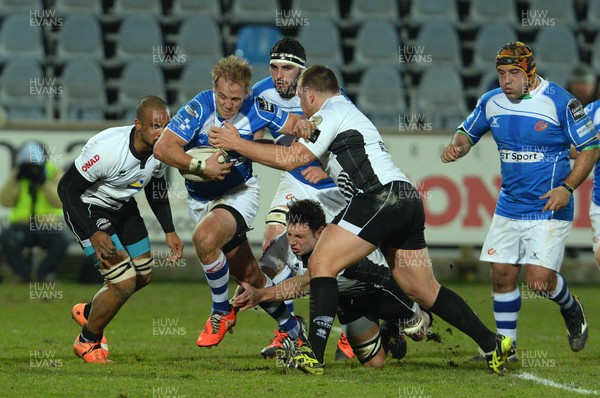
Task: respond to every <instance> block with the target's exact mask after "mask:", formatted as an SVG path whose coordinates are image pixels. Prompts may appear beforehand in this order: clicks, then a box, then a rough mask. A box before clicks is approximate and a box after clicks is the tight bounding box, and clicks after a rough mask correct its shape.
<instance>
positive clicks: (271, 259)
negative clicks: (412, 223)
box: [232, 199, 430, 368]
mask: <svg viewBox="0 0 600 398" xmlns="http://www.w3.org/2000/svg"><path fill="white" fill-rule="evenodd" d="M325 226H326V223H325V214H324V212H323V209H322V208H321V206H320V205H319V202H317V201H314V200H308V199H304V200H299V201H292V202H291V203H290V204H289V205H288V214H287V227H286V231H285V232H284V233H282V234H281V235H279V236H277V237H276V238H275V239H274V240H273V241H272V242H271V244H270V245H269V246H268V247H267V249H266V250H265V252H264V254H263V256H262V258H261V259H260V261H259V264H260V265H261V267H266V268H269V269H271V270H273V271H274V272H275V273H279V272H281V271H282V270H284V269H285V268H286V267H289V268H290V269H291V270H292V273H293V275H294V276H293V277H291V278H288V279H286V280H284V281H282V282H281V283H279V284H276V285H274V286H271V287H268V288H263V289H255V288H253V287H252V286H250V285H249V284H247V283H245V282H240V283H241V286H242V287H243V288H244V291H243V292H242V293H240V294H239V295H238V296H236V297H235V298H234V299H233V301H232V304H233V305H234V307H239V308H240V309H241V310H246V309H248V308H252V307H254V306H255V305H258V304H260V303H264V302H271V303H276V302H278V301H282V300H286V299H292V298H296V297H298V296H300V295H302V294H304V293H307V292H309V290H310V286H309V282H310V278H309V277H308V273H306V270H307V265H308V260H309V258H310V255H311V254H312V251H313V249H314V248H315V246H316V245H317V242H318V241H319V238H320V236H321V233H322V232H323V230H324V229H325ZM337 282H338V286H339V294H340V299H339V305H340V307H339V310H338V315H339V317H340V322H341V323H342V324H343V325H345V326H346V331H347V337H348V341H349V342H350V345H351V346H352V349H353V351H354V353H355V354H356V356H357V358H358V359H359V361H360V362H361V363H362V364H363V365H364V366H368V367H376V368H380V367H383V366H384V365H385V357H386V352H387V351H388V349H389V348H391V349H392V353H393V355H394V356H395V357H397V356H398V355H399V353H400V352H403V349H404V350H405V347H402V345H403V342H404V337H403V335H402V333H401V332H403V333H406V334H407V335H408V336H410V337H411V338H412V339H413V340H417V341H418V340H422V339H423V338H424V337H425V334H426V333H427V329H428V327H429V325H430V317H429V315H428V314H427V313H426V312H421V310H420V309H419V306H418V305H416V304H415V303H414V302H412V301H410V300H409V299H408V297H406V295H405V294H404V292H402V291H401V290H400V288H399V287H398V285H397V284H396V282H395V281H394V279H393V278H392V275H391V272H390V270H389V268H388V266H387V263H386V260H385V258H384V256H383V253H382V252H381V251H379V250H376V251H374V252H373V253H371V254H369V256H368V257H367V258H365V259H363V260H361V261H360V262H359V263H358V264H356V265H355V266H352V267H350V268H347V269H346V270H345V271H344V272H343V273H341V274H340V275H338V277H337ZM379 319H384V320H386V322H387V323H388V326H387V329H389V331H390V332H391V333H390V334H388V335H387V336H386V339H385V340H384V341H383V342H382V338H381V336H380V330H379V321H378V320H379ZM282 340H283V341H281V345H280V347H279V350H278V357H279V358H281V359H284V360H286V358H289V357H290V356H291V355H293V353H294V350H295V348H297V347H296V346H297V345H301V344H302V343H303V342H302V341H293V340H294V339H290V338H289V337H285V336H283V338H282ZM390 340H391V341H390ZM382 343H383V344H382ZM402 356H403V355H402Z"/></svg>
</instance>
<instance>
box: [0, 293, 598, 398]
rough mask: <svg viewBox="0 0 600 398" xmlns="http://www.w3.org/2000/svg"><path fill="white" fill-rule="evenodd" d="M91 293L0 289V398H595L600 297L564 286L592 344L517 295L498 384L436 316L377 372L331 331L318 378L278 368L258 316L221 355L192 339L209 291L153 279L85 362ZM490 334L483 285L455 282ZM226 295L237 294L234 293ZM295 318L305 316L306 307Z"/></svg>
mask: <svg viewBox="0 0 600 398" xmlns="http://www.w3.org/2000/svg"><path fill="white" fill-rule="evenodd" d="M98 287H99V286H90V285H77V284H71V283H57V284H55V285H52V284H43V283H39V284H32V285H6V284H4V285H0V300H1V301H2V318H1V319H2V326H3V327H2V329H1V331H0V344H1V347H2V351H1V354H0V355H1V360H0V386H1V387H0V396H2V397H153V398H158V397H179V398H182V397H186V398H191V397H209V396H219V397H237V398H240V397H246V396H257V397H313V396H317V397H345V398H346V397H395V398H412V397H421V398H424V397H481V396H494V397H519V398H523V397H541V396H543V397H545V398H550V397H561V398H563V397H573V396H595V395H600V345H599V344H598V338H597V337H596V336H597V335H598V332H597V330H598V329H597V328H596V327H595V325H596V324H598V317H599V316H600V290H599V289H598V287H597V286H572V287H571V288H572V291H573V292H575V293H576V294H578V295H580V296H581V297H582V298H583V301H584V305H585V309H586V312H587V315H588V322H589V326H590V338H589V340H588V343H587V346H586V347H585V349H584V350H583V351H581V352H579V353H573V352H571V351H570V349H569V347H568V344H567V339H566V336H565V327H564V325H563V321H562V318H561V316H560V314H559V312H558V307H557V306H556V305H555V304H554V303H552V302H550V301H548V300H544V299H541V298H538V297H535V295H533V294H532V293H531V292H529V291H525V292H522V297H523V306H522V310H521V314H520V318H519V347H518V348H519V350H518V351H519V356H520V359H521V362H520V363H518V364H511V366H509V369H508V370H507V372H506V374H505V375H504V376H501V377H499V376H496V375H492V374H489V373H488V372H487V370H486V368H485V364H484V363H482V362H472V361H470V360H469V359H470V358H471V357H472V356H473V355H474V354H476V353H477V350H476V347H475V344H474V343H473V342H472V341H471V340H470V339H468V338H467V337H466V336H464V335H462V333H460V332H458V331H457V330H456V329H454V328H453V327H451V326H449V325H448V324H446V323H445V322H443V321H441V320H440V319H436V320H435V323H434V327H433V331H434V332H437V333H438V334H439V335H440V336H441V337H442V342H441V343H438V342H433V341H426V342H420V343H415V342H412V341H409V345H408V354H407V356H406V357H405V358H404V359H403V360H401V361H396V360H393V359H391V358H388V359H389V362H388V365H387V366H386V368H385V369H383V370H374V369H364V368H362V367H361V366H360V364H359V363H358V361H357V360H356V359H353V360H352V361H348V362H334V361H333V357H334V351H335V344H336V341H337V338H338V337H339V329H337V330H336V331H334V332H333V333H332V336H331V338H330V340H329V344H328V347H327V353H326V370H325V375H324V376H322V377H315V376H310V375H305V374H302V373H300V372H299V371H297V370H293V369H283V368H280V367H278V366H277V365H276V362H275V361H274V360H265V359H262V357H261V356H260V350H261V348H262V347H264V346H265V345H266V344H267V343H268V342H269V340H270V338H271V336H272V332H273V330H274V329H275V327H276V325H275V323H274V322H273V321H272V320H271V318H270V317H268V315H266V314H265V313H263V312H262V311H255V310H250V311H246V312H244V313H241V314H239V315H238V324H237V325H236V326H235V327H234V329H233V330H234V333H233V334H228V335H227V336H226V337H225V339H224V340H223V342H222V343H221V344H220V345H219V346H218V347H213V348H211V349H201V348H198V347H196V345H195V341H196V337H197V335H198V333H199V332H200V330H201V329H202V327H203V325H204V322H205V321H206V319H207V317H208V314H209V310H210V292H209V289H208V286H207V285H206V284H192V283H154V284H151V285H150V286H148V287H147V288H145V289H143V290H141V291H140V292H138V293H136V294H135V295H134V296H133V297H132V298H131V299H130V301H129V302H128V303H126V305H125V306H124V307H123V308H122V310H121V312H120V313H119V314H118V315H117V317H116V318H115V319H114V320H113V322H112V323H111V324H110V325H109V328H108V329H107V331H106V335H107V337H108V341H109V344H110V349H111V359H113V360H114V361H115V362H114V363H113V364H110V365H106V366H101V365H100V366H99V365H90V364H85V363H83V361H82V360H81V359H79V358H77V357H76V356H75V355H74V354H73V350H72V343H73V340H74V339H75V337H76V336H77V334H78V332H79V327H78V326H77V325H76V324H75V322H73V321H72V320H71V319H70V310H71V307H72V306H73V304H75V303H78V302H84V301H87V300H89V298H90V297H92V295H93V294H94V293H95V292H96V290H97V288H98ZM450 287H452V288H453V289H455V290H456V291H457V292H458V293H459V294H461V295H462V296H463V297H464V298H465V299H466V300H467V301H468V302H469V304H470V305H471V306H472V308H473V309H474V310H475V311H476V312H477V313H478V314H479V315H480V316H481V318H482V320H483V321H484V322H485V323H486V324H487V325H488V326H490V327H494V323H493V315H492V312H491V311H492V310H491V299H490V286H489V285H487V284H486V285H478V284H462V285H451V286H450ZM230 291H233V290H230ZM296 309H297V312H298V313H299V314H301V315H305V316H306V317H308V300H306V299H303V300H298V301H297V304H296Z"/></svg>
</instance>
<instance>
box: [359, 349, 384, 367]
mask: <svg viewBox="0 0 600 398" xmlns="http://www.w3.org/2000/svg"><path fill="white" fill-rule="evenodd" d="M382 352H383V350H382ZM385 362H386V361H385V355H378V356H376V357H374V358H371V359H370V360H369V361H367V362H364V363H363V364H362V366H364V367H366V368H375V369H382V368H383V367H385Z"/></svg>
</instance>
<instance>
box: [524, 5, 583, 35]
mask: <svg viewBox="0 0 600 398" xmlns="http://www.w3.org/2000/svg"><path fill="white" fill-rule="evenodd" d="M528 11H530V12H534V13H536V14H535V15H531V14H530V15H527V14H526V15H525V16H522V18H523V17H525V18H528V19H531V18H534V19H538V21H537V26H536V22H534V24H533V25H532V26H530V24H529V23H528V24H527V25H526V26H527V27H529V28H536V27H537V28H544V27H546V28H552V29H554V28H555V27H559V26H561V27H567V28H570V29H576V28H577V24H578V23H577V20H576V18H575V7H574V5H573V1H572V0H531V1H530V2H529V8H528ZM521 24H524V23H523V21H522V22H521ZM540 24H541V26H540Z"/></svg>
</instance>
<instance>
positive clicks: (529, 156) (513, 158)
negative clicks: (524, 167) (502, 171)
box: [500, 149, 544, 163]
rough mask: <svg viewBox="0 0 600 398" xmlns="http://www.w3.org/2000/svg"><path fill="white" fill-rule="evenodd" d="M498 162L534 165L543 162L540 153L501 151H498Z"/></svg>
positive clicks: (542, 156)
mask: <svg viewBox="0 0 600 398" xmlns="http://www.w3.org/2000/svg"><path fill="white" fill-rule="evenodd" d="M500 160H501V161H502V162H506V163H536V162H541V161H542V160H544V154H543V153H541V152H515V151H509V150H508V149H503V150H501V151H500Z"/></svg>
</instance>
